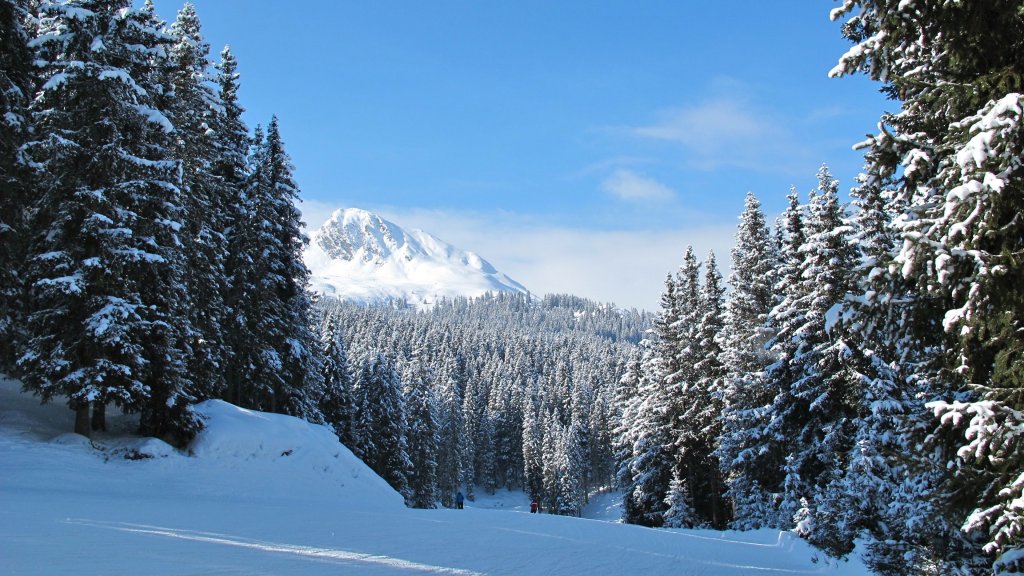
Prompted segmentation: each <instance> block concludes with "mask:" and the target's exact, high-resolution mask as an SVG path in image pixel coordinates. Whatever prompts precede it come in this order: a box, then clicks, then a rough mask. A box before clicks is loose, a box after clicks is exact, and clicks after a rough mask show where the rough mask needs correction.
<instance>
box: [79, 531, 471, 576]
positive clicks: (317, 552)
mask: <svg viewBox="0 0 1024 576" xmlns="http://www.w3.org/2000/svg"><path fill="white" fill-rule="evenodd" d="M65 523H67V524H77V525H80V526H90V527H93V528H104V529H107V530H117V531H119V532H129V533H135V534H146V535H150V536H162V537H165V538H174V539H178V540H187V541H191V542H202V543H207V544H216V545H221V546H231V547H235V548H243V549H248V550H256V551H259V552H266V553H271V554H287V555H291V556H296V557H300V558H308V559H310V560H315V561H319V562H337V563H342V564H351V563H360V564H369V565H376V566H381V567H386V568H394V569H397V570H403V571H415V572H426V573H430V574H454V575H456V576H483V573H481V572H473V571H471V570H463V569H461V568H449V567H446V566H433V565H430V564H422V563H419V562H411V561H409V560H402V559H401V558H394V557H391V556H382V555H377V554H365V553H362V552H353V551H350V550H341V549H337V548H320V547H314V546H300V545H296V544H285V543H280V542H266V541H262V540H253V539H249V538H242V537H238V536H230V535H226V534H217V533H212V532H198V531H195V530H182V529H177V528H168V527H165V526H150V525H146V524H131V523H127V522H107V521H102V520H87V519H80V518H68V519H67V520H65Z"/></svg>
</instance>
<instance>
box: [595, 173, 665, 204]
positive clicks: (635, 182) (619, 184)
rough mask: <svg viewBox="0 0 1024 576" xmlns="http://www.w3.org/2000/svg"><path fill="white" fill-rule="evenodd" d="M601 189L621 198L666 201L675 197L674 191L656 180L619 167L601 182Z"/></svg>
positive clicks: (633, 200) (632, 200)
mask: <svg viewBox="0 0 1024 576" xmlns="http://www.w3.org/2000/svg"><path fill="white" fill-rule="evenodd" d="M601 189H602V190H604V191H605V192H607V193H608V194H611V195H612V196H615V197H617V198H619V199H622V200H627V201H631V202H635V201H656V202H667V201H670V200H672V199H673V198H675V197H676V193H675V191H673V190H672V189H671V188H669V187H668V186H666V185H664V184H662V183H661V182H658V181H657V180H655V179H653V178H650V177H647V176H645V175H643V174H638V173H636V172H634V171H632V170H626V169H624V168H620V169H618V170H616V171H614V172H612V173H611V175H609V176H608V177H607V178H605V180H604V181H603V182H602V183H601Z"/></svg>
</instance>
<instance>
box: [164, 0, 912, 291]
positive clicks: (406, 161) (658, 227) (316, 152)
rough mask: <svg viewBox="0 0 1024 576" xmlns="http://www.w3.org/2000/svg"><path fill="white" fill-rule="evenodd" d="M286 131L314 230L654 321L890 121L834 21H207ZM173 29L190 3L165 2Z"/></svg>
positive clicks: (601, 8)
mask: <svg viewBox="0 0 1024 576" xmlns="http://www.w3.org/2000/svg"><path fill="white" fill-rule="evenodd" d="M193 3H194V4H195V6H196V9H197V11H198V13H199V16H200V18H201V20H202V22H203V30H204V34H205V37H206V39H207V41H209V42H210V43H211V45H212V51H213V53H214V54H215V55H216V54H219V52H220V48H221V47H223V45H224V44H230V45H231V48H232V51H233V52H234V53H235V55H236V57H237V58H238V61H239V71H240V73H241V83H242V91H241V99H242V104H243V105H244V106H245V107H246V109H247V113H246V119H247V121H248V122H249V124H250V126H254V125H255V124H257V123H263V124H265V123H266V122H267V121H268V120H269V118H270V116H271V114H277V116H278V117H279V119H280V122H281V128H282V134H283V136H284V139H285V143H286V146H287V150H288V152H289V153H290V154H291V156H292V159H293V161H294V164H295V166H296V174H297V178H298V181H299V185H300V187H301V189H302V196H303V200H304V202H303V206H302V208H303V212H304V215H305V217H306V219H307V222H308V224H309V225H310V228H316V227H317V226H318V225H319V223H320V222H322V221H323V220H325V219H326V218H327V216H328V215H329V213H330V211H331V210H333V209H334V208H339V207H349V206H352V207H359V208H365V209H368V210H373V211H376V212H378V213H380V214H382V215H384V216H385V217H388V218H390V219H392V220H394V221H395V222H397V223H398V224H400V225H403V226H407V227H417V228H422V229H424V230H426V231H428V232H431V233H433V234H435V235H437V236H439V237H440V238H442V239H444V240H447V241H449V242H451V243H453V244H455V245H457V246H459V247H461V248H465V249H469V250H473V251H476V252H478V253H479V254H480V255H481V256H483V257H484V258H486V259H488V260H489V261H490V262H491V263H492V264H494V265H495V266H496V267H497V268H499V269H500V270H502V271H504V272H506V273H508V274H509V275H510V276H512V277H513V278H516V279H517V280H519V281H520V282H522V283H523V284H524V285H526V286H527V287H528V288H530V289H531V290H533V291H535V292H538V293H547V292H570V293H576V294H579V295H582V296H587V297H590V298H594V299H597V300H601V301H613V302H615V303H617V304H619V305H623V306H637V307H645V308H649V309H654V308H656V306H657V300H658V295H659V294H660V292H661V290H662V287H663V281H664V277H665V274H666V273H667V272H669V271H670V270H674V269H675V268H676V267H677V266H678V265H679V263H680V262H681V259H682V253H683V251H684V250H685V248H686V246H687V245H689V244H692V245H694V247H695V249H697V251H698V254H699V255H701V256H702V257H703V255H705V254H706V253H707V252H708V250H714V251H715V252H716V254H717V256H718V259H719V262H720V263H723V265H724V263H726V262H727V260H728V250H729V248H730V247H731V245H732V235H733V233H734V231H735V225H736V221H737V220H736V218H737V216H738V214H739V212H740V211H741V210H742V207H743V197H744V195H745V194H746V192H747V191H753V192H754V193H755V194H757V196H758V197H759V198H760V199H761V201H762V202H763V204H764V206H765V208H766V211H767V212H769V214H771V215H774V214H776V213H778V212H779V211H781V209H782V207H783V205H784V202H785V195H786V194H787V193H788V191H789V189H790V187H791V186H796V187H797V189H798V190H800V191H801V192H803V193H806V192H807V191H808V190H810V189H811V188H813V186H814V184H815V173H816V171H817V168H818V166H819V165H820V164H821V163H822V162H827V163H828V164H829V166H830V167H831V168H832V171H833V173H834V174H835V175H836V176H838V177H839V178H840V181H841V187H842V188H843V189H848V188H849V186H850V184H851V181H852V178H853V177H854V176H855V175H856V173H857V172H858V171H859V169H860V166H861V164H862V159H861V157H860V155H859V154H858V153H856V152H854V151H852V150H851V147H852V145H853V144H854V143H856V142H858V141H860V140H863V138H864V135H865V134H867V133H869V132H873V131H874V130H875V125H876V124H877V122H878V118H879V116H880V115H881V113H882V111H883V110H890V111H894V109H895V108H897V105H896V103H894V102H887V101H885V100H884V99H883V97H882V96H881V95H880V94H879V93H878V86H877V85H875V84H874V83H871V82H870V81H868V80H867V79H865V78H862V77H854V78H841V79H829V78H828V71H829V70H830V69H831V68H832V67H833V66H834V65H835V63H836V61H837V60H838V59H839V57H840V56H841V55H842V54H843V52H845V50H846V49H847V48H848V43H847V42H846V41H845V40H844V39H843V38H842V36H841V34H840V30H839V27H840V26H839V23H833V22H830V21H829V19H828V13H829V10H830V9H831V8H833V7H834V6H835V4H834V3H833V2H829V1H828V0H823V1H821V2H809V1H807V0H773V1H772V2H754V1H752V0H751V1H747V0H733V1H730V2H684V1H678V0H677V1H657V2H655V1H651V2H646V1H640V0H633V1H621V2H619V1H601V2H583V1H578V2H577V1H561V2H551V1H533V0H522V1H514V2H513V1H508V2H505V1H501V2H499V1H496V0H477V1H468V0H467V1H461V0H457V1H429V2H413V1H381V2H349V1H334V0H315V1H304V2H290V1H281V0H194V2H193ZM156 6H157V10H158V12H160V14H161V15H162V16H163V17H164V18H165V19H168V20H173V18H174V14H175V12H176V11H177V10H178V8H180V5H179V4H175V3H169V2H167V1H166V0H156Z"/></svg>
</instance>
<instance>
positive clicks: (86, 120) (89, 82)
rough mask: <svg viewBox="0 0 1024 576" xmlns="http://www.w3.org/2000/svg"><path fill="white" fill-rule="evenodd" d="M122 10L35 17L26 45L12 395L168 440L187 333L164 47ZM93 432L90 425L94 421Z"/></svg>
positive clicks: (83, 428)
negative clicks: (23, 197) (22, 313)
mask: <svg viewBox="0 0 1024 576" xmlns="http://www.w3.org/2000/svg"><path fill="white" fill-rule="evenodd" d="M154 24H155V20H154V17H153V15H152V13H151V11H147V10H146V9H145V8H144V9H142V10H132V9H131V8H130V7H129V5H128V2H127V1H100V0H82V1H73V2H69V3H67V4H62V5H46V6H45V8H44V12H43V14H42V16H41V18H40V36H39V38H38V40H37V41H36V46H37V62H38V63H39V64H40V65H41V66H42V71H43V74H44V76H45V82H44V83H43V85H42V88H41V90H40V92H39V94H38V95H37V97H36V98H35V102H34V108H33V111H32V112H33V121H34V124H35V126H36V132H35V136H34V137H33V139H32V140H31V141H30V142H29V143H28V145H27V150H28V152H29V154H30V155H31V156H32V159H33V162H34V164H35V166H36V167H37V173H36V175H37V178H38V185H39V190H40V195H41V199H40V201H39V206H38V210H37V211H36V212H35V214H34V216H35V221H34V229H36V230H38V231H39V233H38V234H37V235H36V237H35V238H34V241H33V244H32V246H31V248H30V254H29V259H28V261H29V266H30V272H29V281H30V289H31V302H32V303H33V308H32V310H31V312H30V314H29V316H28V321H27V323H26V331H27V333H28V343H27V350H26V351H25V353H24V354H23V355H22V356H21V358H20V364H21V365H22V367H23V369H24V370H25V378H24V380H25V384H26V387H27V388H29V389H30V390H33V391H34V392H36V393H38V394H40V395H41V396H42V397H43V399H44V401H45V400H49V399H51V398H53V397H54V396H66V397H67V398H68V402H69V406H70V407H71V408H72V409H73V410H75V411H76V413H77V419H76V425H75V429H76V431H78V432H80V433H85V434H88V432H89V428H90V424H89V422H88V412H89V408H90V406H92V407H93V408H95V409H96V410H97V415H99V416H102V408H103V407H104V406H105V405H106V403H108V402H113V403H115V404H116V405H118V406H120V407H122V408H123V409H125V410H128V411H135V412H141V414H142V420H141V428H142V431H143V432H144V433H147V434H153V435H161V436H170V437H174V438H175V439H176V440H178V441H181V440H182V439H183V438H185V437H187V436H188V435H189V433H190V432H191V431H194V430H195V428H196V426H197V424H196V422H195V421H194V420H193V419H192V417H191V415H190V414H189V412H188V410H187V406H188V402H189V401H190V400H191V399H192V396H191V390H190V386H191V384H190V381H189V380H188V378H187V373H186V370H185V365H184V362H185V359H186V358H187V357H188V354H189V351H188V349H187V341H186V336H187V334H188V332H189V330H190V328H189V327H188V325H187V318H186V314H184V310H182V309H181V307H182V305H183V303H184V302H186V301H187V298H186V294H187V291H186V289H185V284H184V270H183V262H184V255H183V254H182V251H181V242H180V239H179V236H178V227H179V224H180V222H181V221H182V218H183V217H184V216H186V214H185V213H184V210H183V206H182V199H181V191H180V180H179V177H178V174H179V166H180V165H179V163H178V162H177V161H176V160H175V159H173V158H172V157H171V156H170V151H169V147H168V139H169V136H170V134H171V133H172V132H173V130H174V128H173V126H172V125H171V123H170V122H169V121H168V120H167V118H166V117H165V116H164V115H163V114H162V113H161V112H160V111H159V110H158V109H157V108H156V107H155V104H156V103H155V99H154V95H153V93H154V92H155V91H156V90H158V86H157V85H155V84H153V79H154V78H155V77H156V76H157V74H156V73H155V72H156V71H157V70H159V68H160V66H161V62H162V61H161V60H160V57H161V56H162V55H163V54H165V50H164V48H165V46H164V42H165V40H164V38H165V37H164V36H163V35H162V34H161V33H160V32H159V31H158V30H156V29H155V28H154ZM96 424H97V425H99V426H102V418H98V419H97V421H96Z"/></svg>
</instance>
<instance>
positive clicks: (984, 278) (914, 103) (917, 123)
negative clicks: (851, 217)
mask: <svg viewBox="0 0 1024 576" xmlns="http://www.w3.org/2000/svg"><path fill="white" fill-rule="evenodd" d="M832 16H833V18H834V19H836V18H840V17H843V16H846V17H847V18H848V19H847V21H846V23H845V25H844V27H843V32H844V34H845V35H846V36H847V38H849V39H850V40H852V41H853V42H854V43H855V44H856V46H855V47H854V48H853V49H851V50H850V51H849V52H848V53H847V54H846V55H844V56H843V57H842V58H841V60H840V63H839V65H838V66H836V68H835V69H834V70H833V71H832V73H833V75H837V76H838V75H843V74H851V73H856V72H864V73H866V74H868V75H869V76H870V77H871V78H873V79H875V80H878V81H880V82H882V83H883V91H885V92H886V93H887V94H888V95H890V96H891V97H893V98H898V99H899V100H900V101H901V110H900V112H898V113H896V114H890V115H886V116H885V117H883V118H882V124H881V126H882V131H881V133H880V134H878V135H877V136H875V137H873V138H871V139H870V140H869V141H868V142H867V143H866V145H867V148H868V156H867V158H868V160H869V162H870V163H871V165H870V166H869V171H871V172H874V173H877V174H885V175H889V180H888V182H887V183H886V184H887V186H888V187H889V189H890V190H891V191H892V192H893V194H892V201H891V207H892V209H893V211H894V212H897V213H898V216H897V218H896V219H895V221H894V225H893V227H894V228H895V229H896V230H897V231H898V232H899V233H900V234H901V239H902V247H901V249H900V252H899V254H898V255H897V258H896V263H897V264H898V265H899V266H900V270H901V273H902V274H903V276H904V277H905V278H906V279H907V280H909V281H910V283H911V284H912V287H913V290H914V291H915V292H917V293H918V294H921V295H922V296H923V297H926V298H928V299H930V300H932V301H934V302H935V303H936V308H937V309H938V313H937V314H936V317H935V319H936V320H938V321H940V322H941V323H942V326H943V327H944V329H945V331H946V334H947V335H948V341H947V342H946V343H944V346H943V350H942V351H941V353H940V354H938V356H940V357H941V360H942V364H943V365H942V366H941V367H940V368H938V369H936V368H935V367H934V366H927V365H922V366H919V367H918V368H917V369H916V370H915V374H914V375H913V376H914V378H915V379H916V380H919V381H925V382H927V383H928V384H927V385H926V386H927V387H928V388H930V389H931V390H932V391H933V397H934V398H935V401H934V402H933V403H932V404H930V405H929V407H928V408H929V410H930V411H931V413H932V414H933V415H934V417H935V419H936V420H935V424H936V425H935V431H934V434H933V435H932V436H931V438H930V441H929V442H927V443H926V445H927V446H931V447H933V448H934V450H932V451H931V452H930V454H932V455H933V457H934V458H933V460H934V463H935V464H936V467H937V468H938V469H941V470H947V471H949V473H948V475H947V476H946V477H945V478H942V479H941V481H942V485H941V489H939V490H936V491H934V492H933V494H935V498H936V499H937V501H938V502H940V503H941V505H942V507H943V509H944V510H945V514H944V515H943V516H944V519H945V520H947V521H948V522H949V523H950V524H952V525H958V524H962V526H963V530H964V532H965V535H966V536H967V537H968V538H971V539H974V538H979V539H981V540H983V541H984V542H985V544H984V553H985V554H986V555H987V559H986V562H988V563H989V564H990V566H991V567H992V569H994V570H995V571H997V572H998V571H1005V572H1011V571H1020V570H1024V553H1022V550H1024V514H1022V513H1021V509H1020V505H1019V503H1020V499H1021V497H1022V491H1024V475H1022V473H1021V470H1022V469H1024V457H1022V454H1024V450H1022V449H1021V444H1022V439H1024V417H1022V416H1021V414H1022V412H1024V394H1021V389H1022V382H1024V376H1022V375H1024V362H1021V361H1020V359H1021V358H1022V356H1024V329H1022V323H1024V318H1022V312H1021V311H1022V310H1024V297H1022V288H1021V286H1022V280H1024V276H1022V275H1024V266H1021V265H1020V254H1021V253H1022V251H1024V240H1022V239H1024V228H1022V227H1024V221H1022V220H1021V218H1020V214H1021V212H1022V208H1024V205H1022V198H1024V194H1022V180H1021V160H1020V158H1021V141H1022V137H1021V131H1022V129H1024V128H1022V121H1021V120H1022V119H1021V115H1022V109H1024V97H1022V95H1021V92H1022V82H1021V78H1022V77H1024V70H1022V68H1024V64H1022V62H1024V23H1022V21H1021V8H1020V5H1019V2H1011V1H997V2H956V3H933V2H927V3H926V2H897V1H896V0H876V1H867V0H863V1H857V0H847V1H846V2H845V3H844V4H843V6H842V7H840V8H838V9H836V10H834V11H833V13H832ZM908 323H909V322H908ZM930 324H932V323H930V322H920V323H918V324H917V327H918V328H919V329H930V328H931V326H930ZM936 536H937V538H936V540H937V541H938V542H939V546H937V547H936V548H938V549H936V550H935V551H934V552H935V556H934V557H935V558H936V559H938V561H939V562H942V563H945V564H944V565H943V567H942V568H941V569H943V570H953V569H960V570H972V569H976V568H975V567H974V564H973V563H974V562H975V561H977V560H978V555H977V554H976V553H973V552H972V550H971V543H970V542H968V541H967V540H966V539H960V540H956V539H955V538H952V537H951V536H949V535H936ZM922 562H923V561H922Z"/></svg>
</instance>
